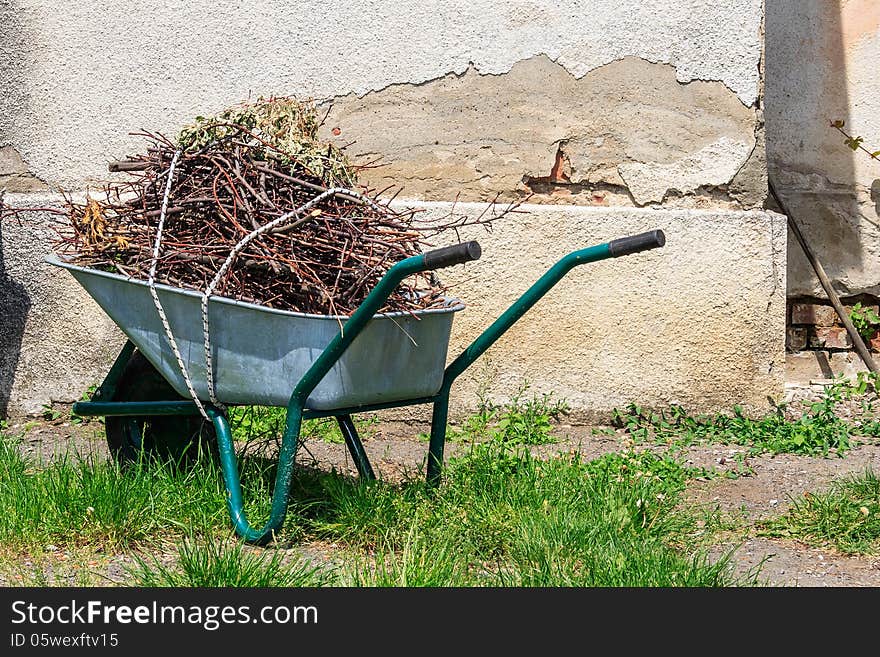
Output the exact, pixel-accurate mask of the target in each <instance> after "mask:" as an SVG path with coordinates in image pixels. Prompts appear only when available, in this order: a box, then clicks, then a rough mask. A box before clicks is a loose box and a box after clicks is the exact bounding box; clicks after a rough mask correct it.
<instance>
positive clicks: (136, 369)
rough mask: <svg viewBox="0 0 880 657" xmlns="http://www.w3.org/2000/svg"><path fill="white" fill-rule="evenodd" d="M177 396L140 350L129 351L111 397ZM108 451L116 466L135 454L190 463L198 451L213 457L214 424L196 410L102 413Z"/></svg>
mask: <svg viewBox="0 0 880 657" xmlns="http://www.w3.org/2000/svg"><path fill="white" fill-rule="evenodd" d="M179 399H183V397H181V396H180V395H178V394H177V392H175V390H174V388H172V387H171V385H170V384H169V383H168V382H167V381H166V380H165V378H164V377H163V376H162V375H161V374H159V372H158V371H157V370H156V368H155V367H153V365H152V364H151V363H150V361H148V360H147V359H146V358H144V357H143V355H142V354H141V353H140V352H138V351H135V352H134V353H132V356H131V358H130V359H129V361H128V364H127V365H126V366H125V369H124V370H123V373H122V376H121V377H120V379H119V382H118V384H117V386H116V393H115V394H114V396H113V401H117V402H136V401H175V400H179ZM104 429H105V433H106V434H107V445H108V447H109V448H110V454H111V455H112V456H113V458H114V459H115V460H116V461H117V462H118V463H119V464H120V465H122V466H128V465H131V464H132V463H136V462H137V461H139V460H141V459H145V460H150V461H163V462H171V463H173V464H175V465H179V466H183V467H188V466H192V465H193V464H194V463H195V462H196V461H197V460H198V458H199V457H200V456H207V457H209V458H212V459H217V458H218V457H219V452H218V448H217V436H216V434H215V433H214V427H213V425H212V424H211V423H210V422H207V421H206V420H205V419H204V418H203V417H201V416H200V415H169V416H134V417H133V416H108V417H107V418H106V419H105V421H104Z"/></svg>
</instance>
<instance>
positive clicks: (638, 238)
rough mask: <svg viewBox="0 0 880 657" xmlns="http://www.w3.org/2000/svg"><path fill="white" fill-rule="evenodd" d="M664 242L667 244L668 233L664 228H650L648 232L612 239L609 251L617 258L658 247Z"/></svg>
mask: <svg viewBox="0 0 880 657" xmlns="http://www.w3.org/2000/svg"><path fill="white" fill-rule="evenodd" d="M664 244H666V235H664V234H663V231H662V230H659V229H658V230H649V231H648V232H646V233H639V234H638V235H630V236H629V237H620V238H618V239H616V240H611V241H610V242H609V243H608V252H609V253H610V254H611V257H612V258H616V257H618V256H625V255H630V254H631V253H639V252H640V251H647V250H648V249H656V248H657V247H660V246H663V245H664Z"/></svg>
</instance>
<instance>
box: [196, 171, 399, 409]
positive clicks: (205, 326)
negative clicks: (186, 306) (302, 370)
mask: <svg viewBox="0 0 880 657" xmlns="http://www.w3.org/2000/svg"><path fill="white" fill-rule="evenodd" d="M340 194H344V195H346V196H352V197H354V198H356V199H358V200H360V201H361V202H362V203H365V204H366V205H369V206H371V207H373V208H374V209H377V210H379V211H382V210H383V208H382V207H381V206H380V205H378V204H377V203H376V202H375V201H373V200H372V199H370V198H367V197H366V196H364V195H363V194H361V193H360V192H357V191H355V190H353V189H348V188H346V187H331V188H329V189H327V190H325V191H323V192H321V193H320V194H318V196H316V197H314V198H313V199H312V200H311V201H309V202H307V203H304V204H303V205H301V206H299V207H298V208H296V209H294V210H291V211H290V212H287V213H285V214H283V215H281V216H280V217H278V218H277V219H273V220H272V221H270V222H269V223H267V224H263V225H262V226H260V227H259V228H257V229H256V230H254V231H252V232H251V233H249V234H248V235H246V236H245V237H244V238H243V239H242V240H241V241H240V242H239V243H238V244H236V245H235V246H234V247H233V249H232V251H230V252H229V256H228V257H227V258H226V261H225V262H224V263H223V264H222V265H221V267H220V269H218V270H217V274H216V275H215V276H214V279H213V280H212V281H211V282H210V283H209V284H208V287H207V288H205V292H204V294H202V335H203V338H204V343H205V378H206V379H207V382H208V395H209V397H210V399H211V403H212V404H215V405H217V406H221V407H222V405H221V404H220V402H218V401H217V397H216V394H215V390H214V367H213V362H212V361H213V359H212V357H211V335H210V324H209V320H208V299H209V298H210V297H211V295H212V294H213V293H214V289H215V288H216V287H217V285H218V284H219V283H220V280H221V279H222V278H223V276H224V275H225V274H226V271H227V270H228V269H229V266H230V265H231V264H232V261H233V260H234V259H235V257H236V256H237V255H238V254H239V253H240V252H241V251H242V250H243V249H244V247H246V246H247V245H248V244H249V243H250V242H251V241H252V240H254V239H255V238H257V237H259V236H260V235H262V234H263V233H266V232H268V231H271V230H274V229H275V228H278V227H280V226H282V225H284V224H285V223H288V222H289V221H290V220H291V219H294V218H297V217H300V216H301V215H302V214H303V213H304V212H306V211H308V210H310V209H311V208H313V207H314V206H315V205H316V204H317V203H320V202H321V201H323V200H324V199H325V198H329V197H331V196H337V195H340ZM307 219H308V217H303V218H302V219H300V220H299V222H294V225H296V223H302V222H304V221H306V220H307Z"/></svg>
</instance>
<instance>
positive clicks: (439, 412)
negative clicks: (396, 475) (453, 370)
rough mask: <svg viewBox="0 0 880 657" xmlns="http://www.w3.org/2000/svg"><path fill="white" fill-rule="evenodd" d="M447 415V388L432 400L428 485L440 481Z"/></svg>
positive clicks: (426, 478)
mask: <svg viewBox="0 0 880 657" xmlns="http://www.w3.org/2000/svg"><path fill="white" fill-rule="evenodd" d="M448 416H449V389H448V388H446V389H444V390H441V391H440V394H439V395H438V396H437V397H436V399H435V400H434V412H433V414H432V415H431V442H430V443H429V445H428V468H427V473H426V476H425V480H426V481H427V483H428V485H429V486H436V485H438V484H439V483H440V471H441V470H442V469H443V449H444V447H445V445H446V422H447V419H448Z"/></svg>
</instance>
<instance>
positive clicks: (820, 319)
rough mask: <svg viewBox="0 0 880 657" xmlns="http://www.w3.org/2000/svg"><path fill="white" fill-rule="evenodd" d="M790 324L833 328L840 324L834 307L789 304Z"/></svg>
mask: <svg viewBox="0 0 880 657" xmlns="http://www.w3.org/2000/svg"><path fill="white" fill-rule="evenodd" d="M791 323H792V324H810V325H813V326H835V325H837V324H840V317H839V316H838V314H837V311H836V310H834V306H825V305H820V304H818V303H793V304H791Z"/></svg>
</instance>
